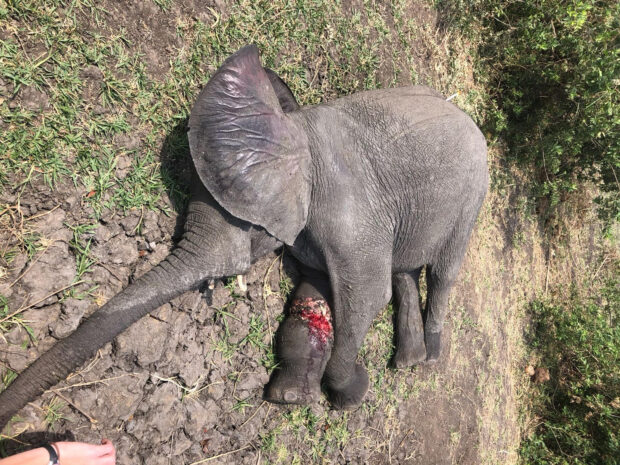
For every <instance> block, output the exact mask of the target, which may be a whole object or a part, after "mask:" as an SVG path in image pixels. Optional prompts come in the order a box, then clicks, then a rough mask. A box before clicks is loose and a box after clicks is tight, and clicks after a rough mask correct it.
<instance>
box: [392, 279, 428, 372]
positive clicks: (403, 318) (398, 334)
mask: <svg viewBox="0 0 620 465" xmlns="http://www.w3.org/2000/svg"><path fill="white" fill-rule="evenodd" d="M421 271H422V268H418V269H416V270H414V271H412V272H409V273H397V274H395V275H394V276H393V277H392V285H393V288H394V301H395V304H396V316H395V326H396V327H395V331H394V333H395V334H394V336H395V343H396V344H395V345H396V352H395V353H394V358H393V359H392V363H393V364H394V366H395V367H396V368H406V367H409V366H413V365H417V364H418V363H421V362H424V361H425V360H426V346H425V345H424V325H423V322H422V312H421V311H420V289H419V279H420V273H421Z"/></svg>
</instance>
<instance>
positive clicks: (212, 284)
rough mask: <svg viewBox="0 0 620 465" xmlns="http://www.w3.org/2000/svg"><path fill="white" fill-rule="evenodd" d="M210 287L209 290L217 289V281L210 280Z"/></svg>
mask: <svg viewBox="0 0 620 465" xmlns="http://www.w3.org/2000/svg"><path fill="white" fill-rule="evenodd" d="M208 287H209V290H211V291H212V290H213V289H215V279H210V280H209V286H208Z"/></svg>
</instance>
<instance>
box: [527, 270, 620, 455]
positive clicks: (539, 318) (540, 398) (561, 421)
mask: <svg viewBox="0 0 620 465" xmlns="http://www.w3.org/2000/svg"><path fill="white" fill-rule="evenodd" d="M616 271H618V270H617V269H616ZM619 284H620V283H619V282H618V279H617V275H616V277H615V278H613V279H611V280H610V281H608V282H607V283H606V284H605V285H604V286H603V287H602V289H601V291H600V295H599V296H597V297H596V298H592V297H590V298H583V297H580V296H579V294H578V292H577V290H576V289H575V290H573V292H572V295H571V297H570V298H569V300H568V301H566V302H561V303H558V302H547V301H536V302H534V303H533V304H532V306H531V316H532V319H533V322H534V325H535V326H534V334H533V336H534V347H533V350H534V351H535V352H536V353H537V354H538V355H539V356H540V357H541V362H540V363H541V364H542V365H543V366H545V367H547V368H548V370H549V372H550V378H551V379H550V380H549V381H548V382H547V383H542V384H540V385H538V386H537V388H535V389H534V391H535V398H534V413H535V415H536V418H537V426H536V427H535V429H534V431H532V433H531V435H530V436H529V437H528V438H526V439H525V440H524V441H523V443H522V445H521V458H522V461H523V463H528V464H558V465H560V464H569V463H570V464H574V465H581V464H584V465H585V464H592V465H594V464H607V465H612V464H617V463H619V460H620V371H619V370H618V367H619V366H620V325H619V323H620V286H619Z"/></svg>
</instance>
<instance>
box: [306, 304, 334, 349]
mask: <svg viewBox="0 0 620 465" xmlns="http://www.w3.org/2000/svg"><path fill="white" fill-rule="evenodd" d="M300 316H301V318H302V319H304V320H306V321H307V322H308V329H309V330H310V334H312V335H313V336H315V337H316V338H318V339H319V340H320V341H321V342H323V343H325V342H327V338H328V337H330V336H331V335H332V324H331V323H330V322H329V320H328V319H327V318H326V317H325V316H324V315H322V314H321V313H315V312H313V311H311V310H307V309H304V310H302V311H301V315H300Z"/></svg>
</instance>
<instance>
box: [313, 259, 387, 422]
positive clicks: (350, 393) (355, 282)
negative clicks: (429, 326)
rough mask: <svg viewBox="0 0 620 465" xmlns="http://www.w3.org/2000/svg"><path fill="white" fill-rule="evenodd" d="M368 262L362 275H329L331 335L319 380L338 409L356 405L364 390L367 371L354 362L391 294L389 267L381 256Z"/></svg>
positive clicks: (340, 271) (350, 272) (351, 272)
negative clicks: (332, 336) (321, 380)
mask: <svg viewBox="0 0 620 465" xmlns="http://www.w3.org/2000/svg"><path fill="white" fill-rule="evenodd" d="M368 265H369V266H368V267H362V268H361V270H363V271H362V272H363V273H364V274H363V275H361V273H359V272H358V273H356V272H355V271H350V270H346V269H342V270H338V272H337V273H334V274H333V275H332V276H331V280H332V291H333V293H334V299H333V300H334V309H333V310H334V312H333V313H334V331H335V335H334V347H333V350H332V355H331V358H330V359H329V362H328V363H327V367H326V369H325V375H324V377H323V381H324V383H325V387H326V389H327V394H328V397H329V400H330V402H331V404H332V405H333V407H334V408H337V409H342V410H350V409H353V408H355V407H357V406H358V405H360V404H361V402H362V401H363V400H364V396H365V395H366V392H367V391H368V386H369V380H368V373H367V372H366V368H365V367H364V365H363V364H361V363H357V354H358V352H359V350H360V348H361V346H362V343H363V342H364V338H365V337H366V333H367V332H368V329H369V328H370V325H371V323H372V320H373V319H374V318H375V316H376V315H377V314H378V313H379V311H380V310H381V309H382V308H383V307H385V305H386V304H387V303H388V302H389V300H390V296H391V273H390V272H389V266H388V265H387V264H383V265H384V266H381V265H382V263H381V259H377V260H375V261H373V262H371V263H369V264H368ZM357 269H358V270H360V268H357Z"/></svg>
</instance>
